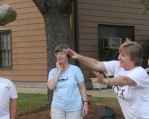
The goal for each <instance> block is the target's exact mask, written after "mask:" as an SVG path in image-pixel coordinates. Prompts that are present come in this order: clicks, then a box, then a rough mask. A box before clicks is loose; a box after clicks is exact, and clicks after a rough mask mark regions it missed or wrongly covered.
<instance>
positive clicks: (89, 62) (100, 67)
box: [64, 49, 106, 72]
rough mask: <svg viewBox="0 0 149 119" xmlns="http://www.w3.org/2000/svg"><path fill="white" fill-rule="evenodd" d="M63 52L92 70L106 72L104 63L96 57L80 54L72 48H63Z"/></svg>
mask: <svg viewBox="0 0 149 119" xmlns="http://www.w3.org/2000/svg"><path fill="white" fill-rule="evenodd" d="M64 52H65V53H66V54H67V55H69V56H70V57H71V58H73V59H76V60H78V61H79V62H80V63H82V64H83V65H84V66H86V67H88V68H90V69H92V70H95V71H102V72H106V68H105V66H104V64H103V63H102V62H100V61H98V60H96V59H93V58H90V57H86V56H83V55H80V54H78V53H76V52H75V51H73V50H72V49H65V50H64Z"/></svg>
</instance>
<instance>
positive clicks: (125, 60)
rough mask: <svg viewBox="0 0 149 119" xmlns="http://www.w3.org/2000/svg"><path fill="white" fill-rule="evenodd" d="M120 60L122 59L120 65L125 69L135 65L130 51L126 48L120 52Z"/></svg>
mask: <svg viewBox="0 0 149 119" xmlns="http://www.w3.org/2000/svg"><path fill="white" fill-rule="evenodd" d="M118 60H119V61H120V66H121V67H123V68H124V69H125V70H131V69H133V68H134V67H135V65H134V64H135V63H134V61H132V60H131V58H130V55H129V53H128V52H126V51H125V50H121V51H120V52H119V56H118Z"/></svg>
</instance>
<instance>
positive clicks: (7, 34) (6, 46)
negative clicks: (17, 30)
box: [0, 30, 11, 68]
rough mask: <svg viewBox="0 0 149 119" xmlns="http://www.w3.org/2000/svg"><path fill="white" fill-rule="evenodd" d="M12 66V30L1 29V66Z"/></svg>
mask: <svg viewBox="0 0 149 119" xmlns="http://www.w3.org/2000/svg"><path fill="white" fill-rule="evenodd" d="M9 67H11V31H10V30H5V31H0V68H9Z"/></svg>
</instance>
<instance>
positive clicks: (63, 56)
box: [55, 51, 68, 63]
mask: <svg viewBox="0 0 149 119" xmlns="http://www.w3.org/2000/svg"><path fill="white" fill-rule="evenodd" d="M55 56H56V60H57V61H58V62H59V63H66V62H68V57H67V55H66V54H65V53H64V52H62V51H61V52H57V53H55Z"/></svg>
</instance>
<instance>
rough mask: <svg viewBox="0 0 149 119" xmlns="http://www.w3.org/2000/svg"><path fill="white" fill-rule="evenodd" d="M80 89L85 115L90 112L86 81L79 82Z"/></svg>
mask: <svg viewBox="0 0 149 119" xmlns="http://www.w3.org/2000/svg"><path fill="white" fill-rule="evenodd" d="M79 89H80V93H81V96H82V99H83V101H84V102H83V115H86V114H88V111H89V109H88V99H87V93H86V88H85V84H84V82H82V83H80V84H79Z"/></svg>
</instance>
